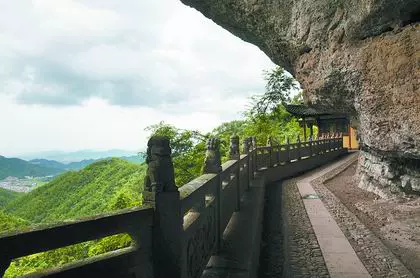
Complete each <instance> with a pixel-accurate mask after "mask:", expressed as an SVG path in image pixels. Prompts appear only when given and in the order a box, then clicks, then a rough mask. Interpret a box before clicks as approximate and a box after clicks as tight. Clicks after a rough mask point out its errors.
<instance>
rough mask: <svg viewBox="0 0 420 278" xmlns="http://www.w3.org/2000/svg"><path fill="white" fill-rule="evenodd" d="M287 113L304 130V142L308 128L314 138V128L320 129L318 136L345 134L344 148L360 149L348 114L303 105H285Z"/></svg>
mask: <svg viewBox="0 0 420 278" xmlns="http://www.w3.org/2000/svg"><path fill="white" fill-rule="evenodd" d="M284 107H285V108H286V111H288V112H289V113H290V114H292V115H293V116H295V117H296V118H298V121H299V123H300V125H301V127H302V128H303V134H304V140H305V141H306V140H307V139H308V138H309V137H308V136H307V131H306V128H307V127H309V136H310V137H311V138H313V136H314V131H313V127H314V126H315V125H316V126H317V127H318V136H319V137H325V136H330V135H332V134H335V133H341V134H343V146H344V147H345V148H348V149H358V148H359V143H358V141H357V138H356V130H355V129H353V128H352V127H351V126H350V120H349V118H348V116H347V115H346V114H340V113H335V112H330V111H327V110H325V109H322V108H320V107H316V106H306V105H303V104H284Z"/></svg>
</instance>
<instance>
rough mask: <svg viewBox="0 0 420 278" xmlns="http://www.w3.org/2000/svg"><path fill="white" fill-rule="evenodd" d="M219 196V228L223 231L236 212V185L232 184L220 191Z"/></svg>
mask: <svg viewBox="0 0 420 278" xmlns="http://www.w3.org/2000/svg"><path fill="white" fill-rule="evenodd" d="M221 194H222V196H221V207H220V208H221V209H220V211H221V215H220V228H221V230H222V231H224V230H225V228H226V226H227V224H228V223H229V220H230V218H231V217H232V214H233V213H234V212H235V210H236V194H237V193H236V184H235V183H234V182H232V183H230V184H229V185H227V186H226V187H225V188H224V189H223V190H222V193H221Z"/></svg>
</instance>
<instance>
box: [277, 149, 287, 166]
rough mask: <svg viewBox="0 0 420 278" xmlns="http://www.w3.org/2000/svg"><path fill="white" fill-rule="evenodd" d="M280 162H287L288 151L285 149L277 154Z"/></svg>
mask: <svg viewBox="0 0 420 278" xmlns="http://www.w3.org/2000/svg"><path fill="white" fill-rule="evenodd" d="M279 157H280V163H287V162H289V152H288V151H287V150H282V151H281V152H280V154H279Z"/></svg>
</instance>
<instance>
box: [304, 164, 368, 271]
mask: <svg viewBox="0 0 420 278" xmlns="http://www.w3.org/2000/svg"><path fill="white" fill-rule="evenodd" d="M350 159H352V156H349V157H347V158H346V159H342V160H340V161H338V162H336V163H333V164H332V165H331V166H329V167H327V168H325V169H323V170H321V171H316V172H314V173H313V174H312V175H310V176H308V177H305V178H303V179H300V180H299V181H298V182H297V186H298V189H299V193H300V195H301V197H302V199H303V204H304V206H305V209H306V212H307V214H308V217H309V219H310V222H311V224H312V228H313V229H314V232H315V235H316V238H317V240H318V244H319V246H320V248H321V251H322V255H323V257H324V260H325V264H326V265H327V268H328V272H329V275H330V277H333V278H335V277H371V276H370V274H369V272H368V271H367V269H366V268H365V266H364V265H363V263H362V262H361V261H360V259H359V257H358V256H357V255H356V252H355V251H354V250H353V248H352V246H351V245H350V243H349V241H348V240H347V238H346V236H345V235H344V234H343V232H342V231H341V229H340V227H339V226H338V225H337V223H336V222H335V220H334V218H333V217H332V215H331V214H330V213H329V211H328V210H327V208H326V207H325V206H324V204H323V203H322V201H321V200H320V199H319V198H318V195H317V193H316V192H315V190H314V189H313V188H312V185H311V181H313V180H316V179H317V178H319V177H322V176H324V175H325V174H327V173H328V172H330V171H332V170H334V169H335V168H337V167H339V166H340V165H341V164H345V163H346V162H347V160H350Z"/></svg>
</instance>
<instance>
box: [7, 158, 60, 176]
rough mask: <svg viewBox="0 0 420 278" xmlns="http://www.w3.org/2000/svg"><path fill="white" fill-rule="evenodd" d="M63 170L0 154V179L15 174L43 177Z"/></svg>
mask: <svg viewBox="0 0 420 278" xmlns="http://www.w3.org/2000/svg"><path fill="white" fill-rule="evenodd" d="M61 172H63V170H60V169H56V168H50V167H44V166H41V165H35V164H32V163H29V162H27V161H25V160H22V159H18V158H7V157H4V156H0V180H2V179H4V178H7V177H8V176H13V177H17V178H23V177H25V176H33V177H43V176H49V175H56V174H59V173H61Z"/></svg>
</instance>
